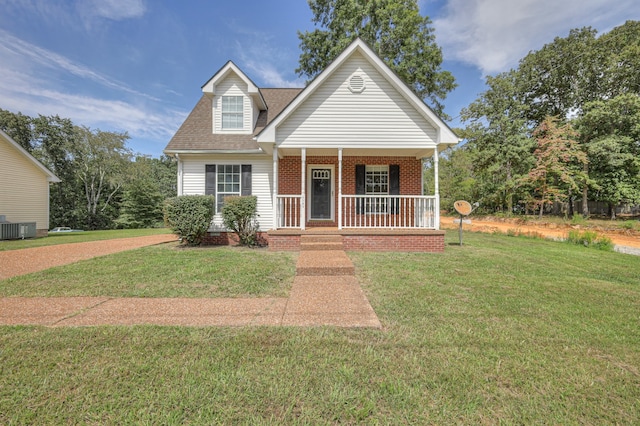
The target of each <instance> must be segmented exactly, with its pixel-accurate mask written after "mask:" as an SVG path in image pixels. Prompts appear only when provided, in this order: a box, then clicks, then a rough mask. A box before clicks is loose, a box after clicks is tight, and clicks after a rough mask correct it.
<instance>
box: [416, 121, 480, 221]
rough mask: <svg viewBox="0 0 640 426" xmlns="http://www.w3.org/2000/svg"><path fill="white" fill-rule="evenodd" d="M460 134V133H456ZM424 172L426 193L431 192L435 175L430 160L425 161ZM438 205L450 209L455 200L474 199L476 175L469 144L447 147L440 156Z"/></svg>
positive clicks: (475, 196) (475, 195)
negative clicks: (425, 167)
mask: <svg viewBox="0 0 640 426" xmlns="http://www.w3.org/2000/svg"><path fill="white" fill-rule="evenodd" d="M458 134H460V133H458ZM427 168H428V171H427V172H425V188H426V189H427V190H426V193H427V194H433V193H434V189H435V176H434V175H433V164H432V161H429V162H427ZM438 171H439V173H438V175H439V178H440V180H439V187H440V206H441V207H442V208H443V209H445V210H449V211H451V210H452V209H453V203H454V202H455V201H457V200H466V201H470V202H473V201H476V200H477V197H478V195H477V193H476V192H475V188H476V184H477V182H476V177H475V172H474V156H473V151H472V150H471V149H469V146H466V145H464V146H462V147H459V148H449V149H447V150H446V151H445V152H444V153H442V154H441V156H440V161H439V164H438Z"/></svg>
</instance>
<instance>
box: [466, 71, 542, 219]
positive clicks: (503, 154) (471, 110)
mask: <svg viewBox="0 0 640 426" xmlns="http://www.w3.org/2000/svg"><path fill="white" fill-rule="evenodd" d="M487 86H489V89H488V90H487V91H485V92H484V93H483V94H482V95H481V96H480V98H478V99H477V100H476V101H474V102H473V103H472V104H471V105H469V106H468V107H467V108H464V109H463V111H462V119H463V120H464V121H465V122H468V123H469V125H468V126H467V128H466V129H465V131H464V132H463V136H464V137H465V139H467V141H468V145H469V149H472V150H473V152H474V159H475V161H474V167H475V175H476V178H477V182H478V183H477V184H478V189H477V190H478V192H479V193H480V195H481V197H482V200H481V204H482V205H483V206H485V207H488V208H494V209H496V210H503V211H506V212H507V214H511V213H512V212H513V207H514V201H515V200H514V198H515V197H516V196H517V193H518V191H519V188H518V181H519V179H520V178H521V177H522V176H524V175H526V174H527V172H528V170H529V169H530V167H531V165H532V164H533V162H534V159H533V156H532V151H533V146H534V141H533V140H532V139H531V138H530V132H531V131H530V129H529V127H528V126H527V119H526V114H527V106H526V105H525V104H523V103H522V102H521V101H520V99H519V98H518V91H517V87H516V75H515V72H514V71H511V72H507V73H503V74H500V75H498V76H496V77H491V76H489V77H487Z"/></svg>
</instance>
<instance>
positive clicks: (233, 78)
mask: <svg viewBox="0 0 640 426" xmlns="http://www.w3.org/2000/svg"><path fill="white" fill-rule="evenodd" d="M223 96H242V98H243V112H242V125H243V126H244V127H243V129H241V130H240V129H234V130H229V129H226V130H223V129H222V97H223ZM258 113H259V111H257V108H256V107H255V105H254V102H253V100H252V99H251V97H250V96H249V92H248V90H247V85H246V84H245V82H244V81H243V80H242V79H241V78H240V77H238V76H237V75H235V74H231V75H229V76H228V77H227V78H225V79H224V80H223V81H221V82H220V83H218V85H217V88H216V95H215V97H214V98H213V117H214V119H213V122H214V125H213V126H214V127H213V132H214V133H251V132H252V131H253V125H254V123H255V121H256V119H257V116H258Z"/></svg>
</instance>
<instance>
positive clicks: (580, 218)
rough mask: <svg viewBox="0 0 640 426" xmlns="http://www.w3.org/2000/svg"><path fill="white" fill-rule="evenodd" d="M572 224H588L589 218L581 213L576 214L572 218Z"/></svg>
mask: <svg viewBox="0 0 640 426" xmlns="http://www.w3.org/2000/svg"><path fill="white" fill-rule="evenodd" d="M571 224H572V225H586V224H587V219H585V218H584V216H582V215H580V214H574V215H573V217H572V218H571Z"/></svg>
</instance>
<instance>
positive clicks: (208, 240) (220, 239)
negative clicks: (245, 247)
mask: <svg viewBox="0 0 640 426" xmlns="http://www.w3.org/2000/svg"><path fill="white" fill-rule="evenodd" d="M258 241H259V245H263V246H266V245H268V244H269V235H267V233H266V232H258ZM202 243H203V244H204V245H209V246H237V245H238V244H239V243H238V237H237V236H236V234H235V233H233V232H218V233H215V234H208V235H207V236H206V237H204V239H203V241H202Z"/></svg>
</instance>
